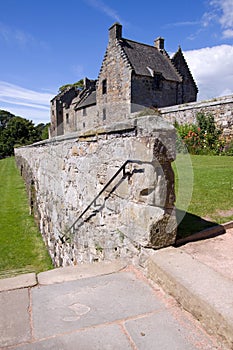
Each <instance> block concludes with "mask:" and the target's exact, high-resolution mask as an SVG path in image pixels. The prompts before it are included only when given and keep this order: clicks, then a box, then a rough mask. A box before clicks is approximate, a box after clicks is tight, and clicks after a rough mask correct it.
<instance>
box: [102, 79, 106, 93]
mask: <svg viewBox="0 0 233 350" xmlns="http://www.w3.org/2000/svg"><path fill="white" fill-rule="evenodd" d="M106 93H107V79H104V80H103V81H102V94H103V95H105V94H106Z"/></svg>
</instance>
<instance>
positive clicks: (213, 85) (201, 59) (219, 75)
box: [184, 45, 233, 100]
mask: <svg viewBox="0 0 233 350" xmlns="http://www.w3.org/2000/svg"><path fill="white" fill-rule="evenodd" d="M184 56H185V58H186V61H187V63H188V65H189V68H190V70H191V72H192V74H193V77H194V79H195V81H196V83H197V85H198V88H199V94H198V100H206V99H209V98H213V97H218V96H225V95H230V94H233V46H231V45H220V46H214V47H206V48H203V49H200V50H192V51H186V52H184Z"/></svg>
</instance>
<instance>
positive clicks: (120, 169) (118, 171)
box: [68, 159, 147, 232]
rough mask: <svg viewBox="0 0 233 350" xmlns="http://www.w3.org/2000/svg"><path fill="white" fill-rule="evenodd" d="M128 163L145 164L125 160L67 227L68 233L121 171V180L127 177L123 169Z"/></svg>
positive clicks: (138, 161) (139, 161)
mask: <svg viewBox="0 0 233 350" xmlns="http://www.w3.org/2000/svg"><path fill="white" fill-rule="evenodd" d="M129 163H137V164H142V163H147V162H143V161H141V160H130V159H128V160H126V161H125V162H124V164H123V165H122V166H121V167H120V168H119V169H118V170H117V172H116V173H115V174H114V175H113V176H112V177H111V179H110V180H109V181H108V182H107V183H106V185H105V186H104V187H103V188H102V190H101V191H100V192H99V193H98V194H97V195H96V196H95V198H94V199H93V200H92V201H91V203H90V204H89V205H88V206H87V207H86V209H85V210H84V211H83V212H82V213H81V214H80V215H79V216H78V218H77V219H76V220H75V222H74V223H73V224H72V225H71V226H70V227H69V229H68V232H69V231H71V230H72V228H73V227H74V226H75V225H76V224H77V222H78V221H79V220H80V219H81V218H82V217H83V215H84V214H85V213H86V212H87V211H88V210H89V209H90V208H91V206H92V205H93V204H94V203H95V202H96V200H97V199H98V198H99V197H100V196H101V194H102V193H103V192H104V191H105V190H106V189H107V187H108V186H109V185H110V184H111V183H112V182H113V180H115V178H116V177H117V176H118V175H119V174H120V172H121V171H123V178H125V176H126V175H127V173H126V171H125V167H126V165H127V164H129Z"/></svg>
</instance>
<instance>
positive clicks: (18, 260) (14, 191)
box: [0, 158, 52, 278]
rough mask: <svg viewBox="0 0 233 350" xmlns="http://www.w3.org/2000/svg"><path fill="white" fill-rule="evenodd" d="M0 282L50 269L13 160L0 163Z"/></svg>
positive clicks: (48, 258) (45, 251) (46, 254)
mask: <svg viewBox="0 0 233 350" xmlns="http://www.w3.org/2000/svg"><path fill="white" fill-rule="evenodd" d="M0 201H1V202H0V203H1V204H0V278H4V277H9V276H13V275H16V274H19V273H27V272H40V271H44V270H48V269H50V268H52V263H51V259H50V257H49V254H48V252H47V250H46V248H45V245H44V243H43V240H42V237H41V235H40V233H39V231H38V228H37V227H36V225H35V223H34V219H33V217H32V216H30V215H29V208H28V201H27V195H26V190H25V185H24V183H23V180H22V178H21V177H20V175H19V172H18V170H17V168H16V165H15V160H14V158H7V159H3V160H0Z"/></svg>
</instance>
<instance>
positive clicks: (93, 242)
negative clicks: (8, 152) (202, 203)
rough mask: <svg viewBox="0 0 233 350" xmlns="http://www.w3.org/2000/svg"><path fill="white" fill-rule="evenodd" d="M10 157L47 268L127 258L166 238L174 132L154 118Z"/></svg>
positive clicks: (169, 240)
mask: <svg viewBox="0 0 233 350" xmlns="http://www.w3.org/2000/svg"><path fill="white" fill-rule="evenodd" d="M15 155H16V161H17V165H18V167H19V168H20V171H21V174H22V175H23V177H24V179H25V182H26V184H27V190H28V194H29V202H30V206H31V210H32V212H34V214H35V217H36V220H37V222H38V225H39V227H40V231H41V233H42V236H43V238H44V241H45V242H46V244H47V246H48V249H49V252H50V255H51V257H52V260H53V262H54V264H55V266H65V265H73V264H78V263H82V262H92V261H96V260H104V259H113V258H117V257H123V258H130V259H132V258H135V257H139V256H140V254H141V253H142V250H143V249H146V248H155V249H157V248H161V247H164V246H168V245H170V244H173V243H174V241H175V237H176V219H175V215H174V200H175V196H174V176H173V171H172V168H171V162H172V161H173V160H174V158H175V130H174V128H173V127H172V126H171V125H169V124H168V123H166V122H164V121H163V120H162V119H161V118H160V117H158V116H149V117H141V118H138V119H136V120H131V121H129V122H127V123H123V124H122V123H116V124H114V125H111V126H106V127H102V128H101V130H100V129H96V130H94V131H93V132H86V133H82V134H78V133H75V134H70V135H67V136H59V137H56V138H53V139H50V140H47V141H44V142H40V143H37V144H34V145H31V146H27V147H23V148H17V149H16V150H15ZM126 161H128V162H126ZM125 162H126V163H125ZM124 164H125V166H124V167H123V168H121V167H122V165H124ZM116 172H119V173H118V174H117V176H116V177H115V179H114V180H113V181H112V182H110V184H109V185H108V186H107V188H106V190H104V191H103V193H102V194H101V195H100V196H99V197H98V198H97V199H96V200H95V201H94V202H93V204H92V205H91V207H90V209H89V210H87V212H86V213H85V214H84V215H83V217H82V218H81V219H80V220H78V221H77V219H78V217H79V216H80V214H81V213H82V212H83V211H84V210H85V208H87V206H88V205H89V204H90V203H91V202H92V201H93V199H94V198H95V196H96V195H97V194H98V193H100V191H101V190H102V189H103V187H104V186H106V184H108V182H109V181H110V179H111V178H112V177H113V175H114V174H116ZM76 221H77V222H76ZM75 222H76V223H75Z"/></svg>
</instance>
